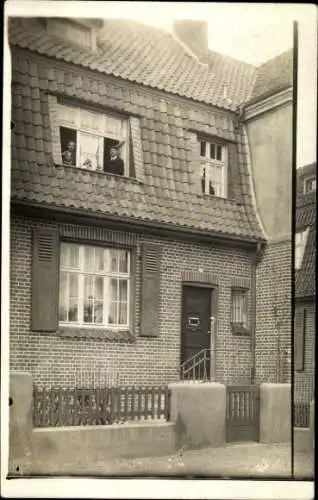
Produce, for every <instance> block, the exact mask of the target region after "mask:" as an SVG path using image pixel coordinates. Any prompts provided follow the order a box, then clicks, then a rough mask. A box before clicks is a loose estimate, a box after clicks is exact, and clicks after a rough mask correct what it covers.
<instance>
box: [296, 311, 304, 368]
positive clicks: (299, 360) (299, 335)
mask: <svg viewBox="0 0 318 500" xmlns="http://www.w3.org/2000/svg"><path fill="white" fill-rule="evenodd" d="M305 328H306V310H305V309H299V310H298V311H296V312H295V330H294V351H295V352H294V356H295V370H296V371H302V370H303V369H304V351H305V349H304V348H305Z"/></svg>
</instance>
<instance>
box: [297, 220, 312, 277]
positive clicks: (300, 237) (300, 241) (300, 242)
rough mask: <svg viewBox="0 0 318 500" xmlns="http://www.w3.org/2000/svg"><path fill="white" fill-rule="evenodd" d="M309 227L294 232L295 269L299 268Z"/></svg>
mask: <svg viewBox="0 0 318 500" xmlns="http://www.w3.org/2000/svg"><path fill="white" fill-rule="evenodd" d="M308 232H309V228H308V227H307V228H306V229H305V230H304V231H299V232H297V233H296V234H295V269H300V268H301V263H302V260H303V256H304V252H305V247H306V243H307V238H308Z"/></svg>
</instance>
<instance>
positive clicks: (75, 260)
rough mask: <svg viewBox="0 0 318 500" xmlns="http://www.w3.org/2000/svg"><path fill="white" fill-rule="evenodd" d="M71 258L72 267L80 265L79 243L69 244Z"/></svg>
mask: <svg viewBox="0 0 318 500" xmlns="http://www.w3.org/2000/svg"><path fill="white" fill-rule="evenodd" d="M69 259H70V260H69V263H70V266H71V267H74V268H78V267H79V245H72V244H70V245H69Z"/></svg>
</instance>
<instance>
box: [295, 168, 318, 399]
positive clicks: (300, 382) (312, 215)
mask: <svg viewBox="0 0 318 500" xmlns="http://www.w3.org/2000/svg"><path fill="white" fill-rule="evenodd" d="M295 273H296V274H295V333H294V335H295V347H294V367H295V375H294V377H295V378H294V397H295V400H296V401H300V402H304V403H310V401H311V400H312V399H313V397H314V386H315V384H314V382H315V339H316V164H315V163H313V164H310V165H305V166H303V167H301V168H299V169H297V202H296V234H295Z"/></svg>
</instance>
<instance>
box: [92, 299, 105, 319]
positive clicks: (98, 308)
mask: <svg viewBox="0 0 318 500" xmlns="http://www.w3.org/2000/svg"><path fill="white" fill-rule="evenodd" d="M94 323H97V324H102V323H103V302H101V301H96V300H95V304H94Z"/></svg>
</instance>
